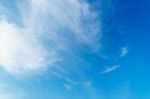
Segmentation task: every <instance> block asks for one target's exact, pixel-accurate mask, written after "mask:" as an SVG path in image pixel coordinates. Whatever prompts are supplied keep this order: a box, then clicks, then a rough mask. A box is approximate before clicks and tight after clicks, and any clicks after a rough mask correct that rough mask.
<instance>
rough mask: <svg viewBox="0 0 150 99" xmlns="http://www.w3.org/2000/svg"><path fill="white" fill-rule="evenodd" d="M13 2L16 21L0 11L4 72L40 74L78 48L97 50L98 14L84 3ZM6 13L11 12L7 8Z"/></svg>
mask: <svg viewBox="0 0 150 99" xmlns="http://www.w3.org/2000/svg"><path fill="white" fill-rule="evenodd" d="M15 3H16V5H17V6H16V8H17V9H18V10H17V11H18V13H17V12H16V13H15V15H14V16H16V18H17V19H13V20H11V18H10V17H11V16H10V14H12V13H10V14H6V13H3V12H1V13H2V14H3V15H2V16H5V17H4V18H2V19H1V20H0V66H1V68H3V70H6V71H8V72H9V73H11V74H31V73H37V72H38V73H39V72H41V71H46V70H47V69H49V68H51V67H55V65H57V64H58V63H60V62H63V60H64V59H65V57H66V56H67V55H69V54H72V53H73V56H76V55H75V50H78V48H79V47H87V46H88V47H89V48H91V49H92V51H96V50H98V49H99V44H98V41H99V39H100V38H101V33H100V23H99V20H98V17H99V16H98V15H99V13H98V12H97V11H94V10H92V9H91V5H90V4H89V3H87V2H86V1H84V0H83V1H79V0H55V1H54V0H44V1H43V0H38V1H37V0H27V1H23V2H22V1H21V2H20V1H17V2H15ZM4 7H5V6H4ZM5 10H9V11H4V12H8V13H9V12H13V11H12V10H13V9H8V8H7V7H6V9H5ZM9 18H10V19H9ZM16 20H19V22H18V21H16ZM70 56H71V55H70ZM72 58H73V57H72ZM70 59H71V58H70Z"/></svg>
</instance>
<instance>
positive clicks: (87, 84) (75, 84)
mask: <svg viewBox="0 0 150 99" xmlns="http://www.w3.org/2000/svg"><path fill="white" fill-rule="evenodd" d="M91 84H92V81H71V82H69V83H66V84H64V87H65V88H66V89H67V90H71V89H72V88H75V87H82V88H88V87H90V86H91Z"/></svg>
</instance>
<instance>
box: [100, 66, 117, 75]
mask: <svg viewBox="0 0 150 99" xmlns="http://www.w3.org/2000/svg"><path fill="white" fill-rule="evenodd" d="M118 68H120V65H114V66H111V67H107V68H106V69H105V70H104V71H102V72H101V73H102V74H105V73H110V72H112V71H115V70H117V69H118Z"/></svg>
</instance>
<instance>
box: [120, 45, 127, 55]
mask: <svg viewBox="0 0 150 99" xmlns="http://www.w3.org/2000/svg"><path fill="white" fill-rule="evenodd" d="M128 53H129V49H128V47H122V48H121V55H120V57H123V56H125V55H127V54H128Z"/></svg>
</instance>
